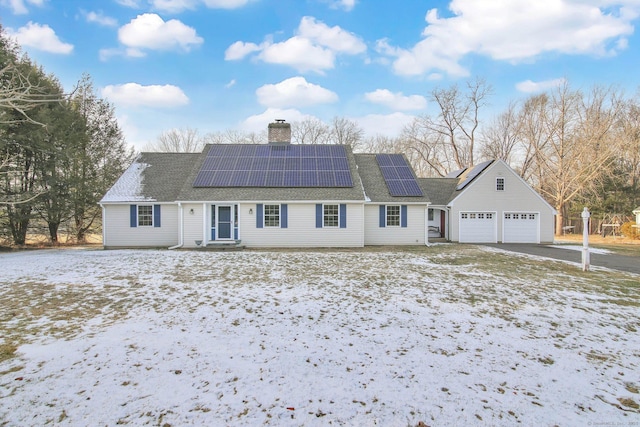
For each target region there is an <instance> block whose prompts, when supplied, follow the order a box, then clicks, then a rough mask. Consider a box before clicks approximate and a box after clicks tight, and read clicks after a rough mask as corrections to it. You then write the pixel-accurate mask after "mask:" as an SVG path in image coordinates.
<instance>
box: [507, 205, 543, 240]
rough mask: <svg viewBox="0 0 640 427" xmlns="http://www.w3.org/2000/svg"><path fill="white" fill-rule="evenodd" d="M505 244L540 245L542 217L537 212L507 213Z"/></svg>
mask: <svg viewBox="0 0 640 427" xmlns="http://www.w3.org/2000/svg"><path fill="white" fill-rule="evenodd" d="M503 224H504V228H503V237H502V241H503V242H504V243H540V233H539V229H540V216H539V215H538V214H537V213H535V212H517V213H516V212H505V214H504V222H503Z"/></svg>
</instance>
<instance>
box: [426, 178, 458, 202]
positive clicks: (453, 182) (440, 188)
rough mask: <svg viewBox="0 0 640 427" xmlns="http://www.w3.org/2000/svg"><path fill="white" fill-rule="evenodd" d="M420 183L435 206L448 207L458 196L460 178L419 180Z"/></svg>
mask: <svg viewBox="0 0 640 427" xmlns="http://www.w3.org/2000/svg"><path fill="white" fill-rule="evenodd" d="M418 183H419V184H420V187H421V188H422V191H423V192H424V193H425V194H428V195H429V199H431V203H432V204H434V205H438V206H446V205H447V204H448V203H449V202H450V201H451V200H453V198H454V197H455V196H456V195H457V192H456V187H457V186H458V178H418Z"/></svg>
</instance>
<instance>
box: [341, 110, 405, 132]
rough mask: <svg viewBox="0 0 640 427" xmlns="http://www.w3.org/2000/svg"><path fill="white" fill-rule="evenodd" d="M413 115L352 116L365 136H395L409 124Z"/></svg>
mask: <svg viewBox="0 0 640 427" xmlns="http://www.w3.org/2000/svg"><path fill="white" fill-rule="evenodd" d="M414 118H415V116H412V115H409V114H405V113H393V114H386V115H382V114H369V115H367V116H363V117H356V118H352V119H351V120H354V121H355V122H357V123H358V125H360V127H361V128H362V129H364V133H365V135H366V136H376V135H383V136H388V137H397V136H398V135H400V133H401V132H402V129H403V128H404V127H405V126H406V125H408V124H410V123H411V122H412V121H413V119H414Z"/></svg>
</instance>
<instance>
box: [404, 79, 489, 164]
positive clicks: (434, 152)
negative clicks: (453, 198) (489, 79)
mask: <svg viewBox="0 0 640 427" xmlns="http://www.w3.org/2000/svg"><path fill="white" fill-rule="evenodd" d="M491 93H492V88H491V86H490V85H488V84H487V83H486V82H485V80H483V79H476V80H474V81H470V82H467V85H466V90H465V91H461V90H460V88H459V87H458V86H457V85H454V86H451V87H450V88H448V89H439V88H438V89H435V90H433V91H432V92H431V97H430V100H431V102H432V103H433V104H435V105H436V107H437V109H438V113H437V114H436V115H435V116H430V115H425V116H422V117H418V118H416V119H415V120H414V121H413V123H412V124H410V125H409V126H407V127H406V128H405V130H404V132H403V138H404V139H407V140H408V141H411V142H410V147H411V149H412V150H413V151H415V152H417V153H418V155H419V156H420V158H421V159H422V161H423V162H424V163H426V164H427V165H428V167H429V168H431V169H432V173H430V175H437V176H444V175H446V174H447V173H449V172H450V171H451V170H454V169H461V168H464V167H467V166H471V165H473V164H474V160H475V159H474V155H475V150H476V136H477V135H476V134H477V132H478V129H479V126H480V111H481V109H482V108H483V107H484V106H485V105H486V102H487V98H488V97H489V96H490V95H491Z"/></svg>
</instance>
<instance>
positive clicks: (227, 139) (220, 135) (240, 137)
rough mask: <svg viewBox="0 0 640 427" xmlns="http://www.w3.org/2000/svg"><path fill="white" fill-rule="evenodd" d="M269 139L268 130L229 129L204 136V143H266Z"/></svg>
mask: <svg viewBox="0 0 640 427" xmlns="http://www.w3.org/2000/svg"><path fill="white" fill-rule="evenodd" d="M266 141H267V134H266V131H263V132H260V133H255V132H244V131H241V130H237V129H227V130H225V131H224V132H211V133H208V134H206V135H205V136H204V137H203V138H202V142H203V143H204V144H264V143H265V142H266Z"/></svg>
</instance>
